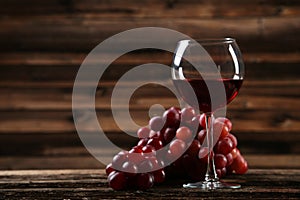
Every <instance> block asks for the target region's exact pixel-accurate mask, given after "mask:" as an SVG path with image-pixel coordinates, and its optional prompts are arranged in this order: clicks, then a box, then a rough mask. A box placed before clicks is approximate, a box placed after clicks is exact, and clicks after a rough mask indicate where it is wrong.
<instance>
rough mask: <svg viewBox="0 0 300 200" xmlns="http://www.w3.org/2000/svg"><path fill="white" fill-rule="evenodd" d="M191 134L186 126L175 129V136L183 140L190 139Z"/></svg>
mask: <svg viewBox="0 0 300 200" xmlns="http://www.w3.org/2000/svg"><path fill="white" fill-rule="evenodd" d="M192 137H193V134H192V132H191V130H190V129H189V128H188V127H185V126H182V127H180V128H179V129H177V131H176V138H177V139H180V140H183V141H191V140H192Z"/></svg>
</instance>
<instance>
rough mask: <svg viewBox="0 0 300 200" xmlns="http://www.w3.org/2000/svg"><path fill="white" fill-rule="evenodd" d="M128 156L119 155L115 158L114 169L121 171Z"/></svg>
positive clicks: (113, 161)
mask: <svg viewBox="0 0 300 200" xmlns="http://www.w3.org/2000/svg"><path fill="white" fill-rule="evenodd" d="M127 159H128V158H127V154H117V155H115V156H114V157H113V160H112V167H113V168H114V169H117V170H120V169H121V168H122V165H123V163H124V162H126V161H127Z"/></svg>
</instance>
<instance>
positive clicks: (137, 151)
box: [127, 146, 145, 165]
mask: <svg viewBox="0 0 300 200" xmlns="http://www.w3.org/2000/svg"><path fill="white" fill-rule="evenodd" d="M127 157H128V160H129V161H131V162H133V163H134V164H136V165H138V164H139V163H141V162H142V161H143V160H144V159H145V158H144V156H143V151H142V148H141V147H140V146H135V147H133V148H132V149H131V150H130V151H129V154H128V155H127Z"/></svg>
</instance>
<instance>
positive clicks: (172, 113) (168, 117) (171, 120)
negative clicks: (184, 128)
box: [163, 107, 180, 128]
mask: <svg viewBox="0 0 300 200" xmlns="http://www.w3.org/2000/svg"><path fill="white" fill-rule="evenodd" d="M163 121H164V122H165V123H166V126H167V127H169V128H178V126H179V124H180V113H179V112H178V110H177V109H176V108H174V107H171V108H170V109H168V110H166V111H165V112H164V114H163Z"/></svg>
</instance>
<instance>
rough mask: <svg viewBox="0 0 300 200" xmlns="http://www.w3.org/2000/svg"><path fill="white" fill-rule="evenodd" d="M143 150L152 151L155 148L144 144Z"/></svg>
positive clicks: (145, 151)
mask: <svg viewBox="0 0 300 200" xmlns="http://www.w3.org/2000/svg"><path fill="white" fill-rule="evenodd" d="M142 151H143V152H144V153H152V152H154V151H155V149H154V148H153V147H152V146H150V145H146V146H144V147H143V148H142Z"/></svg>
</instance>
